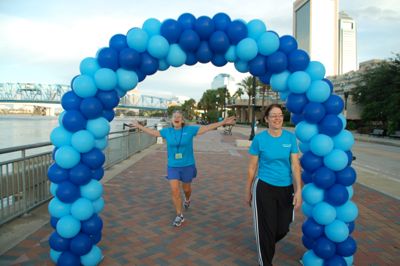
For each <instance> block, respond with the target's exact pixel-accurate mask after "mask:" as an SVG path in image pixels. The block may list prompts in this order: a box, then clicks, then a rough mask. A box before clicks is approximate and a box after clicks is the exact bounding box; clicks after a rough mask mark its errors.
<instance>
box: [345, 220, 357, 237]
mask: <svg viewBox="0 0 400 266" xmlns="http://www.w3.org/2000/svg"><path fill="white" fill-rule="evenodd" d="M346 225H347V227H348V228H349V234H351V233H353V231H354V228H355V227H356V225H355V223H354V222H350V223H346Z"/></svg>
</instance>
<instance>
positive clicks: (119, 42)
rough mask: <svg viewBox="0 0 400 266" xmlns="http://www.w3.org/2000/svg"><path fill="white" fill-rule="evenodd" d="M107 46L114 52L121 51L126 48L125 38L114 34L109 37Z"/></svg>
mask: <svg viewBox="0 0 400 266" xmlns="http://www.w3.org/2000/svg"><path fill="white" fill-rule="evenodd" d="M109 46H110V47H111V48H113V49H114V50H116V51H121V50H122V49H124V48H126V47H128V43H127V42H126V36H125V35H123V34H115V35H114V36H112V37H111V39H110V43H109Z"/></svg>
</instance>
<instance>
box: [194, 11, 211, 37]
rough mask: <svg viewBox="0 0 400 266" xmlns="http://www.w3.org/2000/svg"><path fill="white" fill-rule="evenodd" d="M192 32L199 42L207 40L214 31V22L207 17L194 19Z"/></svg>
mask: <svg viewBox="0 0 400 266" xmlns="http://www.w3.org/2000/svg"><path fill="white" fill-rule="evenodd" d="M194 30H195V31H196V32H197V34H198V35H199V37H200V39H201V40H208V39H209V38H210V36H211V34H212V33H213V32H214V30H215V25H214V21H213V20H212V19H211V18H209V17H207V16H201V17H199V18H197V19H196V22H195V23H194Z"/></svg>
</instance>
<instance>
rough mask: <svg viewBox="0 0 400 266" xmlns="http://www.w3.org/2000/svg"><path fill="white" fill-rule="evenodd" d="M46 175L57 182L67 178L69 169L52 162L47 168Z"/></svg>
mask: <svg viewBox="0 0 400 266" xmlns="http://www.w3.org/2000/svg"><path fill="white" fill-rule="evenodd" d="M47 176H48V178H49V180H50V181H51V182H53V183H56V184H59V183H61V182H63V181H66V180H67V179H68V176H69V171H68V170H67V169H64V168H62V167H60V166H59V165H58V164H56V163H53V164H52V165H50V167H49V169H48V170H47Z"/></svg>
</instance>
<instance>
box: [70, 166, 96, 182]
mask: <svg viewBox="0 0 400 266" xmlns="http://www.w3.org/2000/svg"><path fill="white" fill-rule="evenodd" d="M91 179H92V171H91V169H90V168H89V167H87V166H86V165H84V164H83V163H79V164H77V165H76V166H74V167H73V168H71V169H70V170H69V180H70V181H71V182H72V183H74V184H75V185H77V186H82V185H86V184H87V183H89V181H90V180H91Z"/></svg>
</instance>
